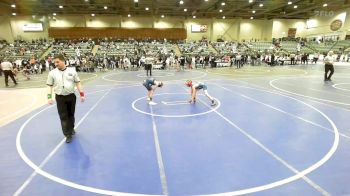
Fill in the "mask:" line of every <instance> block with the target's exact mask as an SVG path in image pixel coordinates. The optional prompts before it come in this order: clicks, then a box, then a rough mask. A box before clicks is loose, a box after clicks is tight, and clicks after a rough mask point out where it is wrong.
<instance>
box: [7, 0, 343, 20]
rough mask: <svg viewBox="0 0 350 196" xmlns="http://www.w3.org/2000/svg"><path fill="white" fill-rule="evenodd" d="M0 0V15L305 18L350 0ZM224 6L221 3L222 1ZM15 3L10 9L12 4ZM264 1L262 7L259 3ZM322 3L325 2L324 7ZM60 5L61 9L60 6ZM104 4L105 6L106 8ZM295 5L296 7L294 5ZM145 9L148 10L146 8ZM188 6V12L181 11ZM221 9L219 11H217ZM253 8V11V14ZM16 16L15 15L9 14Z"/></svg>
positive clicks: (326, 12)
mask: <svg viewBox="0 0 350 196" xmlns="http://www.w3.org/2000/svg"><path fill="white" fill-rule="evenodd" d="M134 1H136V0H56V1H54V0H0V15H1V16H6V15H8V16H12V13H16V16H21V15H39V16H40V15H49V16H51V15H52V14H53V13H56V14H57V15H71V14H73V15H77V14H78V15H81V14H88V15H91V14H92V13H93V14H95V15H96V16H99V15H122V16H127V15H128V14H131V16H154V17H160V16H161V15H164V16H165V17H166V16H176V17H180V16H182V17H188V18H190V17H191V18H192V17H193V16H196V18H222V17H223V16H225V17H226V18H237V17H241V18H251V17H254V19H264V18H267V19H273V18H288V19H307V18H309V17H311V16H315V15H317V14H320V13H321V14H322V12H318V11H325V12H324V13H323V14H332V12H336V11H338V10H342V9H345V8H349V7H350V0H290V2H292V4H288V2H289V0H252V2H249V0H207V1H206V0H183V4H180V3H179V2H180V0H138V3H135V2H134ZM223 3H224V4H225V5H222V4H223ZM13 4H15V5H16V7H15V8H13V7H11V5H13ZM260 4H263V6H260ZM324 4H327V6H326V7H324ZM60 5H62V6H63V8H59V6H60ZM105 6H107V7H106V8H107V9H105ZM294 6H298V7H297V8H294ZM146 8H148V10H146ZM184 9H187V12H185V11H184ZM220 10H222V12H220ZM253 11H255V13H253ZM12 17H15V16H12Z"/></svg>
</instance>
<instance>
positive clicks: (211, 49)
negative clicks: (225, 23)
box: [208, 44, 218, 55]
mask: <svg viewBox="0 0 350 196" xmlns="http://www.w3.org/2000/svg"><path fill="white" fill-rule="evenodd" d="M208 48H209V50H210V51H211V52H212V53H213V54H214V55H217V54H218V51H217V50H216V49H215V48H214V47H213V45H211V44H209V45H208Z"/></svg>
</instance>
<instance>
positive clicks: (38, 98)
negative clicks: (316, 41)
mask: <svg viewBox="0 0 350 196" xmlns="http://www.w3.org/2000/svg"><path fill="white" fill-rule="evenodd" d="M349 74H350V67H348V66H346V65H342V66H336V72H335V74H334V76H333V81H332V82H326V83H325V82H324V81H323V67H322V65H312V66H311V65H309V66H294V67H288V66H285V67H249V66H248V67H243V68H242V69H239V70H237V69H233V68H218V69H199V70H194V71H184V72H176V71H171V70H166V71H155V72H154V77H155V78H157V79H159V80H163V81H164V87H163V88H161V89H160V88H159V89H157V90H156V95H155V96H154V101H155V102H157V103H158V104H157V105H155V106H149V105H148V104H147V101H146V97H145V96H146V89H145V88H144V87H143V86H141V83H142V80H143V79H145V78H146V77H145V72H144V71H125V72H124V71H113V72H106V73H98V74H97V75H94V74H80V75H81V78H84V79H86V81H83V85H84V88H85V92H86V96H87V101H86V102H85V103H80V102H78V104H77V109H76V131H77V134H76V136H75V137H74V139H73V142H72V143H71V144H66V143H64V138H63V135H62V132H61V128H60V122H59V119H58V114H57V109H56V107H55V105H54V106H48V105H46V104H45V101H46V100H45V97H46V91H45V89H43V88H40V87H45V79H46V75H42V76H38V78H33V80H31V81H23V80H22V82H21V80H20V82H21V83H20V85H19V87H21V88H23V89H19V90H17V89H13V88H11V89H1V90H0V95H1V97H2V98H1V101H0V108H1V109H0V111H1V112H0V114H1V117H0V123H2V126H1V127H0V153H1V157H0V171H1V172H0V192H1V194H0V195H30V196H33V195H66V196H69V195H99V194H106V195H210V194H212V195H242V194H250V195H268V196H270V195H293V196H294V195H350V186H349V181H350V164H349V163H350V123H349V116H350V99H349V97H350V76H349ZM91 77H93V78H91ZM187 79H192V80H194V81H202V82H205V83H206V84H207V86H208V91H209V93H210V94H211V95H212V96H214V97H215V98H216V99H217V101H218V105H217V106H214V107H212V106H210V105H209V104H210V102H209V100H208V99H207V98H206V97H205V96H203V95H202V94H201V95H199V96H198V98H199V100H197V103H196V104H194V105H189V104H187V103H186V102H185V101H187V100H188V99H189V89H188V88H186V87H185V85H184V82H185V81H186V80H187ZM0 80H3V77H1V78H0ZM1 82H2V83H1V84H3V81H1ZM2 86H4V85H2Z"/></svg>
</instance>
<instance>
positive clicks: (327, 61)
mask: <svg viewBox="0 0 350 196" xmlns="http://www.w3.org/2000/svg"><path fill="white" fill-rule="evenodd" d="M333 55H334V52H333V51H329V52H328V55H327V56H326V57H325V58H324V81H332V75H333V73H334V66H333V63H334V58H333ZM328 72H330V73H329V75H328Z"/></svg>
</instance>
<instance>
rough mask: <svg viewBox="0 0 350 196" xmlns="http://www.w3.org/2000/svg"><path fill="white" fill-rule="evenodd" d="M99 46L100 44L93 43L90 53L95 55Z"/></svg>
mask: <svg viewBox="0 0 350 196" xmlns="http://www.w3.org/2000/svg"><path fill="white" fill-rule="evenodd" d="M99 48H100V45H95V46H94V48H92V50H91V53H92V54H93V55H94V56H95V55H96V53H97V51H98V49H99Z"/></svg>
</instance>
